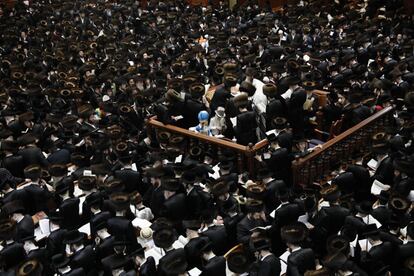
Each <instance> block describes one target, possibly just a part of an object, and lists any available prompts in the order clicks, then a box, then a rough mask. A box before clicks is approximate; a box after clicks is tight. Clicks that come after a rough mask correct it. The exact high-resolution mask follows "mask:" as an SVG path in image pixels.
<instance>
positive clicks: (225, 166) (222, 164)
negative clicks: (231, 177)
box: [219, 159, 233, 170]
mask: <svg viewBox="0 0 414 276" xmlns="http://www.w3.org/2000/svg"><path fill="white" fill-rule="evenodd" d="M219 167H220V169H223V170H230V169H231V168H232V167H233V162H232V161H231V160H228V159H225V160H222V161H221V162H220V163H219Z"/></svg>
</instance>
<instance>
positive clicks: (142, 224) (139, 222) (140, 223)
mask: <svg viewBox="0 0 414 276" xmlns="http://www.w3.org/2000/svg"><path fill="white" fill-rule="evenodd" d="M151 224H152V223H151V222H149V221H148V220H146V219H141V218H135V219H134V220H133V221H132V226H134V227H139V228H141V229H143V228H148V227H150V226H151Z"/></svg>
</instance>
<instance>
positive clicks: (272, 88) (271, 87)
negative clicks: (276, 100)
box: [262, 83, 277, 97]
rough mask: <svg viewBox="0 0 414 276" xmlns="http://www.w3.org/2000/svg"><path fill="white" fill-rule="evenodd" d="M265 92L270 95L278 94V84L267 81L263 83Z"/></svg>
mask: <svg viewBox="0 0 414 276" xmlns="http://www.w3.org/2000/svg"><path fill="white" fill-rule="evenodd" d="M262 90H263V94H265V95H266V96H268V97H274V96H276V94H277V86H276V85H275V84H273V83H266V84H265V85H263V88H262Z"/></svg>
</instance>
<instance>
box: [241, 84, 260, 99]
mask: <svg viewBox="0 0 414 276" xmlns="http://www.w3.org/2000/svg"><path fill="white" fill-rule="evenodd" d="M239 90H240V92H246V93H247V95H249V96H250V97H251V96H253V94H254V93H255V92H256V87H254V85H253V84H252V83H250V82H247V81H242V83H241V84H240V87H239Z"/></svg>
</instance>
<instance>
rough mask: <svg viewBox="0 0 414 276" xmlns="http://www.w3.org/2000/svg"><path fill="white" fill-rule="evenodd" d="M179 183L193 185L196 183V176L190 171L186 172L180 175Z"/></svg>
mask: <svg viewBox="0 0 414 276" xmlns="http://www.w3.org/2000/svg"><path fill="white" fill-rule="evenodd" d="M181 181H182V182H183V183H184V184H194V183H195V182H196V174H195V172H194V171H192V170H186V171H184V173H183V174H182V175H181Z"/></svg>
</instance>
